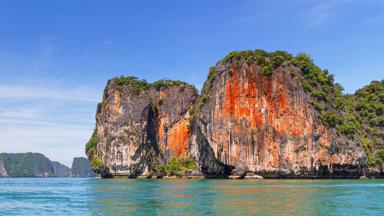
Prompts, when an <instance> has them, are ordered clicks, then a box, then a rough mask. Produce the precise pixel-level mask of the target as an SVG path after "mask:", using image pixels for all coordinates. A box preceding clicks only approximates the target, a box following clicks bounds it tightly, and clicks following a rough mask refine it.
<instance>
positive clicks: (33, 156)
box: [0, 152, 96, 178]
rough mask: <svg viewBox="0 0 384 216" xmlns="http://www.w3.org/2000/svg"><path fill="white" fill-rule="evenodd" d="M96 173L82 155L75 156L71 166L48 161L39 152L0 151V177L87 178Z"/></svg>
mask: <svg viewBox="0 0 384 216" xmlns="http://www.w3.org/2000/svg"><path fill="white" fill-rule="evenodd" d="M95 176H96V174H95V173H94V172H93V171H92V170H91V166H90V162H89V160H88V159H87V158H84V157H75V158H74V159H73V163H72V168H69V167H67V166H65V165H63V164H61V163H59V162H56V161H50V160H49V159H48V158H47V157H46V156H44V155H43V154H41V153H32V152H28V153H0V178H2V177H6V178H15V177H16V178H17V177H28V178H47V177H56V178H67V177H75V178H89V177H95Z"/></svg>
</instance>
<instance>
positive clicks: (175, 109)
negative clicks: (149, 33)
mask: <svg viewBox="0 0 384 216" xmlns="http://www.w3.org/2000/svg"><path fill="white" fill-rule="evenodd" d="M342 91H343V87H342V86H341V85H340V84H338V83H335V81H334V77H333V75H332V74H329V72H328V71H327V70H323V69H321V68H320V67H318V66H316V65H315V64H314V63H313V61H312V59H311V58H310V57H309V56H308V55H306V54H299V55H297V56H292V55H291V54H289V53H287V52H284V51H276V52H266V51H263V50H255V51H241V52H232V53H230V54H229V55H228V56H226V57H225V58H224V59H223V60H221V61H219V62H218V63H217V64H216V65H215V66H214V67H211V68H210V70H209V73H208V77H207V80H206V82H205V83H204V86H203V89H202V91H201V94H199V93H198V91H197V90H196V88H195V87H194V86H192V85H190V84H187V83H185V82H182V81H173V80H159V81H157V82H153V83H147V82H146V81H144V80H138V79H137V78H136V77H117V78H114V79H111V80H109V81H108V83H107V86H106V88H105V90H104V96H103V101H102V102H101V103H100V104H99V105H98V107H97V114H96V128H95V130H94V133H93V134H92V136H91V138H90V140H89V142H88V143H87V145H86V154H87V156H88V157H89V159H90V161H91V165H92V167H93V169H94V170H95V171H96V172H98V173H100V174H101V176H102V177H118V176H122V177H131V178H136V177H146V178H161V177H167V176H168V177H169V176H187V177H222V178H228V177H231V176H232V177H233V176H236V177H238V178H249V177H252V176H262V177H264V178H359V177H362V176H368V177H381V176H382V175H383V170H382V165H383V164H384V116H383V115H384V81H373V82H372V83H371V84H370V85H368V86H366V87H364V88H362V89H360V90H358V91H357V92H356V93H355V94H353V95H350V94H343V93H342ZM0 168H1V167H0Z"/></svg>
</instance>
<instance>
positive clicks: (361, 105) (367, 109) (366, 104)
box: [350, 80, 384, 166]
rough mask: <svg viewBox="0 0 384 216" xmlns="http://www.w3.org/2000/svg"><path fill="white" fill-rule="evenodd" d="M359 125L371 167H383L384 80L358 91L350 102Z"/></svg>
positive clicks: (360, 135)
mask: <svg viewBox="0 0 384 216" xmlns="http://www.w3.org/2000/svg"><path fill="white" fill-rule="evenodd" d="M350 103H351V105H352V106H353V108H354V110H353V111H354V112H355V113H356V114H357V115H355V116H356V121H357V122H359V123H360V125H361V129H360V130H359V137H360V141H361V143H362V145H363V146H364V148H365V151H366V153H367V156H368V159H369V163H370V165H371V166H376V165H382V166H384V80H383V81H381V82H379V81H373V82H371V84H369V85H368V86H365V87H364V88H362V89H360V90H358V91H357V92H356V94H355V95H354V96H353V99H352V100H351V101H350Z"/></svg>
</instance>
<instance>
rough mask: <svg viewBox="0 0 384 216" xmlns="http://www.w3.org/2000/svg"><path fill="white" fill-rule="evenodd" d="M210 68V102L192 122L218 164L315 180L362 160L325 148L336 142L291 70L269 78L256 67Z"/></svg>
mask: <svg viewBox="0 0 384 216" xmlns="http://www.w3.org/2000/svg"><path fill="white" fill-rule="evenodd" d="M216 68H218V69H216V70H217V71H216V74H217V75H216V78H215V80H214V83H213V86H212V95H211V97H210V98H211V100H210V101H209V102H208V103H207V104H205V106H204V107H203V108H202V111H201V112H200V115H199V119H200V120H198V121H197V122H198V124H199V126H200V128H201V131H202V133H203V135H204V136H205V137H206V139H207V142H208V143H209V145H210V146H211V148H212V150H213V152H214V155H215V157H216V159H218V160H219V161H221V162H223V163H224V164H227V165H231V166H234V167H235V168H237V169H243V170H244V169H245V170H247V171H252V172H259V173H272V174H276V175H279V173H280V174H281V173H284V174H286V175H292V176H293V175H308V173H313V174H314V176H315V175H316V172H319V171H320V170H321V169H324V168H325V167H326V169H327V170H330V169H332V166H333V164H337V165H340V164H343V163H346V164H358V160H356V158H360V157H363V152H362V151H351V152H353V153H354V154H353V155H354V156H352V155H350V154H349V153H347V152H348V150H347V149H348V148H345V149H344V150H345V152H342V153H341V152H339V153H335V152H332V151H330V150H329V149H330V148H331V146H332V144H333V143H335V141H336V138H335V137H333V135H332V134H330V133H332V132H329V131H327V130H326V129H325V128H324V126H323V125H322V124H321V123H320V122H319V121H318V120H317V116H316V112H315V110H314V108H313V106H312V105H310V104H309V103H308V101H309V98H308V97H309V96H308V95H307V94H306V93H305V92H304V91H303V89H302V88H301V85H300V81H299V78H298V77H297V76H295V74H294V71H293V70H294V69H293V68H282V67H280V68H278V69H277V70H275V71H274V72H273V74H272V75H270V76H266V75H264V74H263V72H262V70H261V68H260V67H259V66H257V65H256V64H252V65H248V64H246V63H232V64H229V63H227V64H226V65H219V66H217V67H216ZM289 71H293V72H292V73H290V72H289Z"/></svg>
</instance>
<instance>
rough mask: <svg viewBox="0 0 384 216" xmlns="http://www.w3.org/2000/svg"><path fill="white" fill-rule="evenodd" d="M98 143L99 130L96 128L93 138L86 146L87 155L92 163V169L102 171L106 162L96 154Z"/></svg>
mask: <svg viewBox="0 0 384 216" xmlns="http://www.w3.org/2000/svg"><path fill="white" fill-rule="evenodd" d="M97 142H98V137H97V130H96V128H95V130H94V131H93V133H92V136H91V138H90V139H89V141H88V142H87V144H86V146H85V154H86V155H87V156H88V158H89V160H90V161H91V166H92V168H93V169H95V170H100V169H102V168H103V167H104V162H103V160H101V159H100V158H99V157H98V156H97V155H96V154H95V148H96V145H97Z"/></svg>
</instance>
